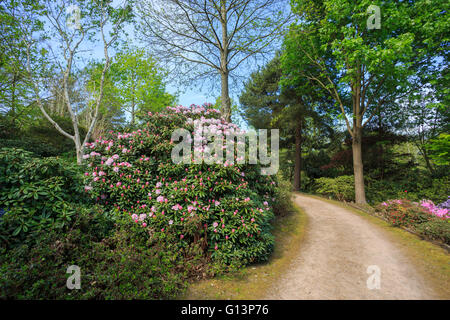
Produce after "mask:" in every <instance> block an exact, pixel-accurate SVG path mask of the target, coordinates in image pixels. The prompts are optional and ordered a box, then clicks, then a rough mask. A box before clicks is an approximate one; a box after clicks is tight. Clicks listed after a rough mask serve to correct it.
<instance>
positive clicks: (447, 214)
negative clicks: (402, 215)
mask: <svg viewBox="0 0 450 320" xmlns="http://www.w3.org/2000/svg"><path fill="white" fill-rule="evenodd" d="M420 206H422V207H423V208H425V209H427V210H428V211H429V212H430V213H431V214H434V215H435V216H437V217H439V218H445V219H450V211H449V210H448V209H446V208H440V207H438V206H436V205H435V204H434V203H433V201H431V200H422V201H421V202H420Z"/></svg>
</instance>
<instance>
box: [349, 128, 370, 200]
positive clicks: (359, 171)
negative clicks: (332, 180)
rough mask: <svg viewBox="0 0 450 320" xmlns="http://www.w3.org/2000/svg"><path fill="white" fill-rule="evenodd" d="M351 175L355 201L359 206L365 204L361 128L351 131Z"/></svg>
mask: <svg viewBox="0 0 450 320" xmlns="http://www.w3.org/2000/svg"><path fill="white" fill-rule="evenodd" d="M353 132H354V135H353V141H352V151H353V174H354V177H355V201H356V203H359V204H366V203H367V202H366V193H365V190H364V169H363V161H362V141H361V140H362V128H361V127H360V126H356V127H355V128H354V130H353Z"/></svg>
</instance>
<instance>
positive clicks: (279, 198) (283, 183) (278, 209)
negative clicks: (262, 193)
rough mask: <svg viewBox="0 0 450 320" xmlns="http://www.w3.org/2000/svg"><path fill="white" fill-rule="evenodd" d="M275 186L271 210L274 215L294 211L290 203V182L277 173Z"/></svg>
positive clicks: (283, 214)
mask: <svg viewBox="0 0 450 320" xmlns="http://www.w3.org/2000/svg"><path fill="white" fill-rule="evenodd" d="M277 182H278V184H277V186H276V187H275V199H276V201H275V202H274V204H273V212H274V213H275V215H276V216H285V215H288V214H289V213H292V212H294V210H295V208H294V206H293V204H292V184H291V183H290V182H289V181H287V180H285V179H283V178H282V177H281V174H278V175H277Z"/></svg>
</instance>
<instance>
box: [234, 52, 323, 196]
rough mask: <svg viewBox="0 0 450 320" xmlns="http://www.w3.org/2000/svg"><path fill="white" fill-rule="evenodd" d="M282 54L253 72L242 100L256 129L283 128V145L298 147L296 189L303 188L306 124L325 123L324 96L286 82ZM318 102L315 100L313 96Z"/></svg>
mask: <svg viewBox="0 0 450 320" xmlns="http://www.w3.org/2000/svg"><path fill="white" fill-rule="evenodd" d="M283 77H284V74H283V70H282V65H281V62H280V57H279V55H277V56H276V57H275V58H274V59H272V60H271V61H270V62H269V63H268V64H267V65H265V66H264V67H263V68H261V69H260V70H258V71H257V72H254V73H252V74H251V76H250V78H249V80H248V81H247V82H246V83H245V85H244V89H243V91H242V93H241V95H240V98H239V101H240V103H241V107H242V117H243V118H244V119H245V120H246V121H247V122H248V123H249V124H250V125H252V126H253V127H255V128H256V129H263V128H280V129H281V134H282V137H283V145H284V147H286V148H288V149H289V150H291V149H292V146H294V148H293V149H294V152H293V153H294V179H293V188H294V190H300V188H301V170H302V166H303V165H302V146H303V143H304V142H305V140H306V134H305V133H306V132H307V128H306V124H307V123H308V124H309V125H311V126H314V125H315V126H317V125H322V124H323V123H324V122H323V120H324V117H323V116H321V115H320V114H319V112H318V111H319V109H320V108H319V106H320V102H321V99H319V98H318V97H316V96H315V92H314V90H313V88H311V87H308V86H306V83H305V82H303V83H300V82H298V83H296V85H295V86H294V85H292V84H291V85H284V84H283V83H284V82H283ZM313 97H314V99H315V101H313V99H312V98H313Z"/></svg>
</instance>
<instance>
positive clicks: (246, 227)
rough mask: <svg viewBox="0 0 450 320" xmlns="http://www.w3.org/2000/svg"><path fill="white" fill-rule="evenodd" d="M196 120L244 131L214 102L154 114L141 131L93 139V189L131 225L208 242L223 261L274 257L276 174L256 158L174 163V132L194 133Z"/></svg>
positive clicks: (89, 148) (183, 240)
mask: <svg viewBox="0 0 450 320" xmlns="http://www.w3.org/2000/svg"><path fill="white" fill-rule="evenodd" d="M194 123H196V124H198V123H201V124H202V125H203V126H204V127H208V128H209V130H211V131H215V132H218V133H224V134H225V135H227V134H229V133H230V132H231V133H232V132H236V131H239V129H238V128H237V126H236V125H234V124H231V123H227V122H225V121H223V120H222V119H221V118H220V113H219V111H218V110H215V109H210V108H209V106H207V105H204V106H192V107H191V108H186V107H181V106H179V107H167V108H166V109H165V110H163V111H162V112H159V113H155V114H152V113H149V114H148V116H147V117H145V118H144V123H143V125H142V127H141V128H140V129H139V130H136V131H132V132H110V133H109V134H108V135H107V136H105V137H102V138H101V139H98V140H97V141H95V142H94V143H90V144H87V145H86V155H89V156H87V157H86V160H85V161H86V163H87V171H86V173H85V176H86V177H87V179H88V187H89V188H92V189H89V190H88V191H87V192H89V193H90V194H91V195H92V196H93V197H94V198H95V199H96V200H97V201H98V202H99V203H101V204H103V205H104V206H107V207H110V208H112V209H115V211H116V212H117V213H119V214H120V215H124V216H127V217H128V219H129V221H130V223H134V224H137V225H140V226H141V228H144V229H149V230H152V231H156V232H169V233H171V234H174V235H176V238H177V239H179V245H180V246H182V247H186V246H188V245H189V244H191V243H198V244H201V246H202V247H203V249H204V252H205V254H210V255H211V257H212V258H213V259H215V260H219V261H223V262H224V263H227V264H228V263H231V262H233V261H239V262H240V263H250V262H254V261H261V260H265V259H267V258H268V256H269V254H270V252H271V249H272V245H273V237H272V235H271V234H270V221H271V219H272V218H273V210H272V205H273V203H274V201H275V198H274V191H275V186H276V183H275V180H274V178H272V177H271V176H264V175H261V174H260V167H259V166H258V165H251V164H229V163H225V164H217V163H215V164H211V165H209V164H206V163H201V164H194V163H192V164H189V165H185V164H183V163H181V164H174V163H173V162H172V160H171V151H172V148H173V147H174V145H175V143H174V142H173V141H171V135H172V132H173V131H174V130H175V129H178V128H185V129H187V130H189V131H190V132H191V133H192V132H193V130H194ZM235 157H236V155H235ZM224 159H225V155H224Z"/></svg>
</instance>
